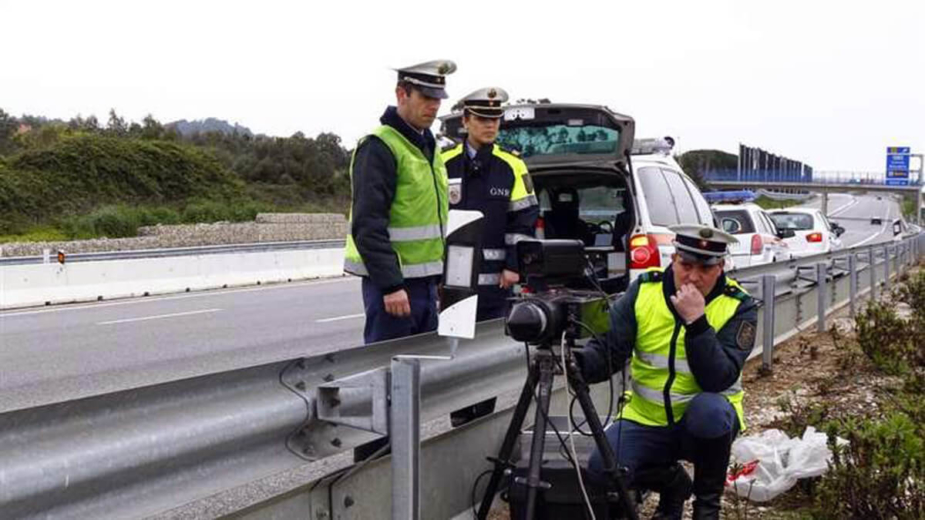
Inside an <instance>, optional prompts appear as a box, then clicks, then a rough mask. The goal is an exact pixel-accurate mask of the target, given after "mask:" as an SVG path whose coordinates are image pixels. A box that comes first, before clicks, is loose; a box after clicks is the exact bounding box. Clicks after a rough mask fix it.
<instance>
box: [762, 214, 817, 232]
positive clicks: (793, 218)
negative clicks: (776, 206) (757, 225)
mask: <svg viewBox="0 0 925 520" xmlns="http://www.w3.org/2000/svg"><path fill="white" fill-rule="evenodd" d="M771 220H773V221H774V225H776V226H777V229H793V230H795V231H802V230H804V229H813V216H812V215H807V214H806V213H771Z"/></svg>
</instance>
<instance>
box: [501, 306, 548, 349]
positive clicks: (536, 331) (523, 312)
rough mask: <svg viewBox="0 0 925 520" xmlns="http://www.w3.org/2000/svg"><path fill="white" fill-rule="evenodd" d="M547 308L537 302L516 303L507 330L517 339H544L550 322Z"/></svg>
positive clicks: (536, 340) (530, 340) (531, 341)
mask: <svg viewBox="0 0 925 520" xmlns="http://www.w3.org/2000/svg"><path fill="white" fill-rule="evenodd" d="M547 312H548V311H547V309H546V308H545V307H544V306H542V305H540V304H539V303H537V302H522V303H518V304H516V305H514V308H512V309H511V314H510V315H509V316H508V319H507V332H508V335H510V336H511V337H512V338H514V339H516V340H517V341H526V342H528V343H537V342H539V341H541V340H542V339H543V336H544V335H545V334H546V329H547V326H548V324H549V318H548V316H547Z"/></svg>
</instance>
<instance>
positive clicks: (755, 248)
mask: <svg viewBox="0 0 925 520" xmlns="http://www.w3.org/2000/svg"><path fill="white" fill-rule="evenodd" d="M762 250H764V240H762V238H761V235H759V234H757V233H756V234H754V235H752V254H753V255H760V254H761V252H762Z"/></svg>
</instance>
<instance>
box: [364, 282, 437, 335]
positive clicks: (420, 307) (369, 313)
mask: <svg viewBox="0 0 925 520" xmlns="http://www.w3.org/2000/svg"><path fill="white" fill-rule="evenodd" d="M437 280H438V278H436V277H428V278H406V279H405V290H406V291H407V292H408V300H409V301H410V302H411V316H407V317H399V316H393V315H391V314H389V313H387V312H385V303H384V302H383V297H384V296H385V295H384V294H383V293H382V290H381V289H379V288H378V287H377V286H376V284H374V283H373V282H372V281H370V279H369V278H367V277H365V276H364V277H363V306H364V307H365V309H366V327H365V328H364V329H363V340H364V342H365V343H367V344H368V343H375V342H377V341H386V340H389V339H396V338H401V337H404V336H411V335H412V334H421V333H424V332H430V331H432V330H437Z"/></svg>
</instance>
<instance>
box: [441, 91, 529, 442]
mask: <svg viewBox="0 0 925 520" xmlns="http://www.w3.org/2000/svg"><path fill="white" fill-rule="evenodd" d="M507 100H508V95H507V92H505V91H504V89H501V88H497V87H488V88H483V89H479V90H476V91H475V92H473V93H471V94H469V95H468V96H466V97H464V98H463V99H462V104H463V125H464V126H465V128H466V140H465V141H464V142H463V143H461V144H458V145H456V146H455V147H453V148H450V149H448V150H446V151H444V152H443V160H444V162H445V163H446V168H447V174H448V175H449V178H450V180H449V197H450V207H451V208H453V209H466V210H478V211H481V212H482V214H483V215H484V219H485V227H484V230H485V231H484V233H483V234H482V262H481V269H480V270H479V280H478V281H479V286H478V295H479V303H478V309H477V311H476V320H477V321H482V320H490V319H493V318H500V317H503V316H505V315H506V314H507V310H508V298H509V297H510V296H511V294H512V290H511V287H512V286H513V285H514V284H515V283H517V282H518V281H520V275H519V274H518V272H517V254H516V249H515V247H514V246H515V244H516V243H517V241H518V240H520V239H522V238H525V237H532V236H533V226H534V225H535V223H536V218H537V216H538V215H539V206H538V205H537V202H536V195H534V193H533V185H532V183H531V182H530V176H529V175H528V173H527V166H526V165H525V164H524V162H523V161H522V160H520V158H519V157H517V156H516V155H514V154H512V153H511V152H509V151H507V150H504V149H502V148H501V147H500V146H498V145H497V144H495V139H496V138H497V137H498V129H499V127H500V125H501V116H502V115H504V109H502V108H501V104H502V103H504V102H506V101H507ZM494 409H495V399H488V400H486V401H482V402H481V403H477V404H474V405H472V406H470V407H467V408H463V409H461V410H457V411H455V412H453V413H451V414H450V420H451V422H452V424H453V425H454V426H460V425H462V424H465V423H467V422H469V421H471V420H473V419H475V418H478V417H482V416H484V415H488V414H490V413H491V412H492V411H493V410H494Z"/></svg>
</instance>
